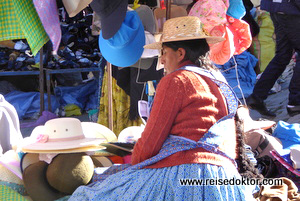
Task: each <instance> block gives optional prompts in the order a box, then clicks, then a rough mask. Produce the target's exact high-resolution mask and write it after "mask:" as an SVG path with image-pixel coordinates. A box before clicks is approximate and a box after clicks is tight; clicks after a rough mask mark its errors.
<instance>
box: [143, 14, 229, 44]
mask: <svg viewBox="0 0 300 201" xmlns="http://www.w3.org/2000/svg"><path fill="white" fill-rule="evenodd" d="M195 39H206V41H207V43H208V44H211V43H218V42H221V41H223V40H224V38H223V37H217V36H208V35H207V34H206V33H205V32H204V31H203V29H202V23H201V21H200V19H199V18H198V17H194V16H186V17H177V18H172V19H169V20H167V21H166V22H165V23H164V27H163V33H162V37H161V41H160V42H156V43H152V44H150V45H145V46H144V48H149V49H161V48H162V43H164V42H172V41H184V40H195Z"/></svg>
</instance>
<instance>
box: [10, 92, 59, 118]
mask: <svg viewBox="0 0 300 201" xmlns="http://www.w3.org/2000/svg"><path fill="white" fill-rule="evenodd" d="M4 97H5V99H6V101H8V102H9V103H10V104H12V105H13V106H14V107H15V109H16V110H17V113H18V116H19V119H24V118H32V117H38V115H39V112H40V92H22V91H12V92H10V93H8V94H6V95H4ZM44 101H45V102H44V103H45V109H46V110H47V109H48V101H47V94H44ZM51 107H52V111H55V110H56V109H57V108H58V107H59V103H58V101H57V100H56V98H55V96H51Z"/></svg>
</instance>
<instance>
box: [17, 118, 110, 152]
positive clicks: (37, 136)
mask: <svg viewBox="0 0 300 201" xmlns="http://www.w3.org/2000/svg"><path fill="white" fill-rule="evenodd" d="M88 123H89V124H90V125H91V127H90V129H89V128H87V129H85V130H83V129H82V123H81V122H80V120H78V119H76V118H56V119H51V120H49V121H47V122H46V123H45V125H44V126H37V127H35V128H34V129H33V131H32V133H31V135H30V137H28V138H25V139H24V142H23V144H22V145H21V149H22V151H23V152H29V153H30V152H32V153H72V152H84V151H93V150H99V149H101V148H102V147H101V146H99V144H100V143H102V142H105V141H106V139H105V138H104V137H93V138H90V137H87V136H86V135H87V133H89V132H90V131H91V132H95V130H94V129H95V127H94V126H93V124H96V123H93V122H88ZM86 124H87V123H86ZM100 129H101V128H99V133H101V130H100Z"/></svg>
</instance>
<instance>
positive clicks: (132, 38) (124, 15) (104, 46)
mask: <svg viewBox="0 0 300 201" xmlns="http://www.w3.org/2000/svg"><path fill="white" fill-rule="evenodd" d="M127 6H128V1H123V0H116V1H106V0H94V1H93V2H92V3H91V7H92V9H93V10H94V11H95V13H96V14H97V15H99V16H100V20H101V27H102V29H101V32H100V37H99V47H100V51H101V53H102V55H103V57H104V58H105V59H106V60H107V61H108V62H110V63H111V64H113V65H115V66H118V67H128V66H131V65H133V64H135V63H136V62H137V61H138V60H139V58H140V57H141V55H142V53H143V50H144V48H143V46H144V45H145V32H144V26H143V24H142V21H141V19H140V18H139V15H138V14H137V12H136V11H133V10H130V11H127ZM112 25H113V26H112Z"/></svg>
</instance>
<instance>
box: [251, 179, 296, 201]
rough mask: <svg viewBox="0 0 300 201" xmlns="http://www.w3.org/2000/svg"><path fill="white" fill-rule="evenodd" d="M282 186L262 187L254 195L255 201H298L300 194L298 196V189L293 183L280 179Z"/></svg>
mask: <svg viewBox="0 0 300 201" xmlns="http://www.w3.org/2000/svg"><path fill="white" fill-rule="evenodd" d="M280 179H282V181H283V184H282V185H263V186H261V188H260V191H259V192H258V193H257V194H255V196H254V197H255V198H256V200H266V201H279V200H281V201H283V200H290V201H296V200H300V194H298V193H297V192H298V188H297V186H296V185H295V184H294V182H293V181H292V180H290V179H288V178H286V177H281V178H280Z"/></svg>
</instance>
